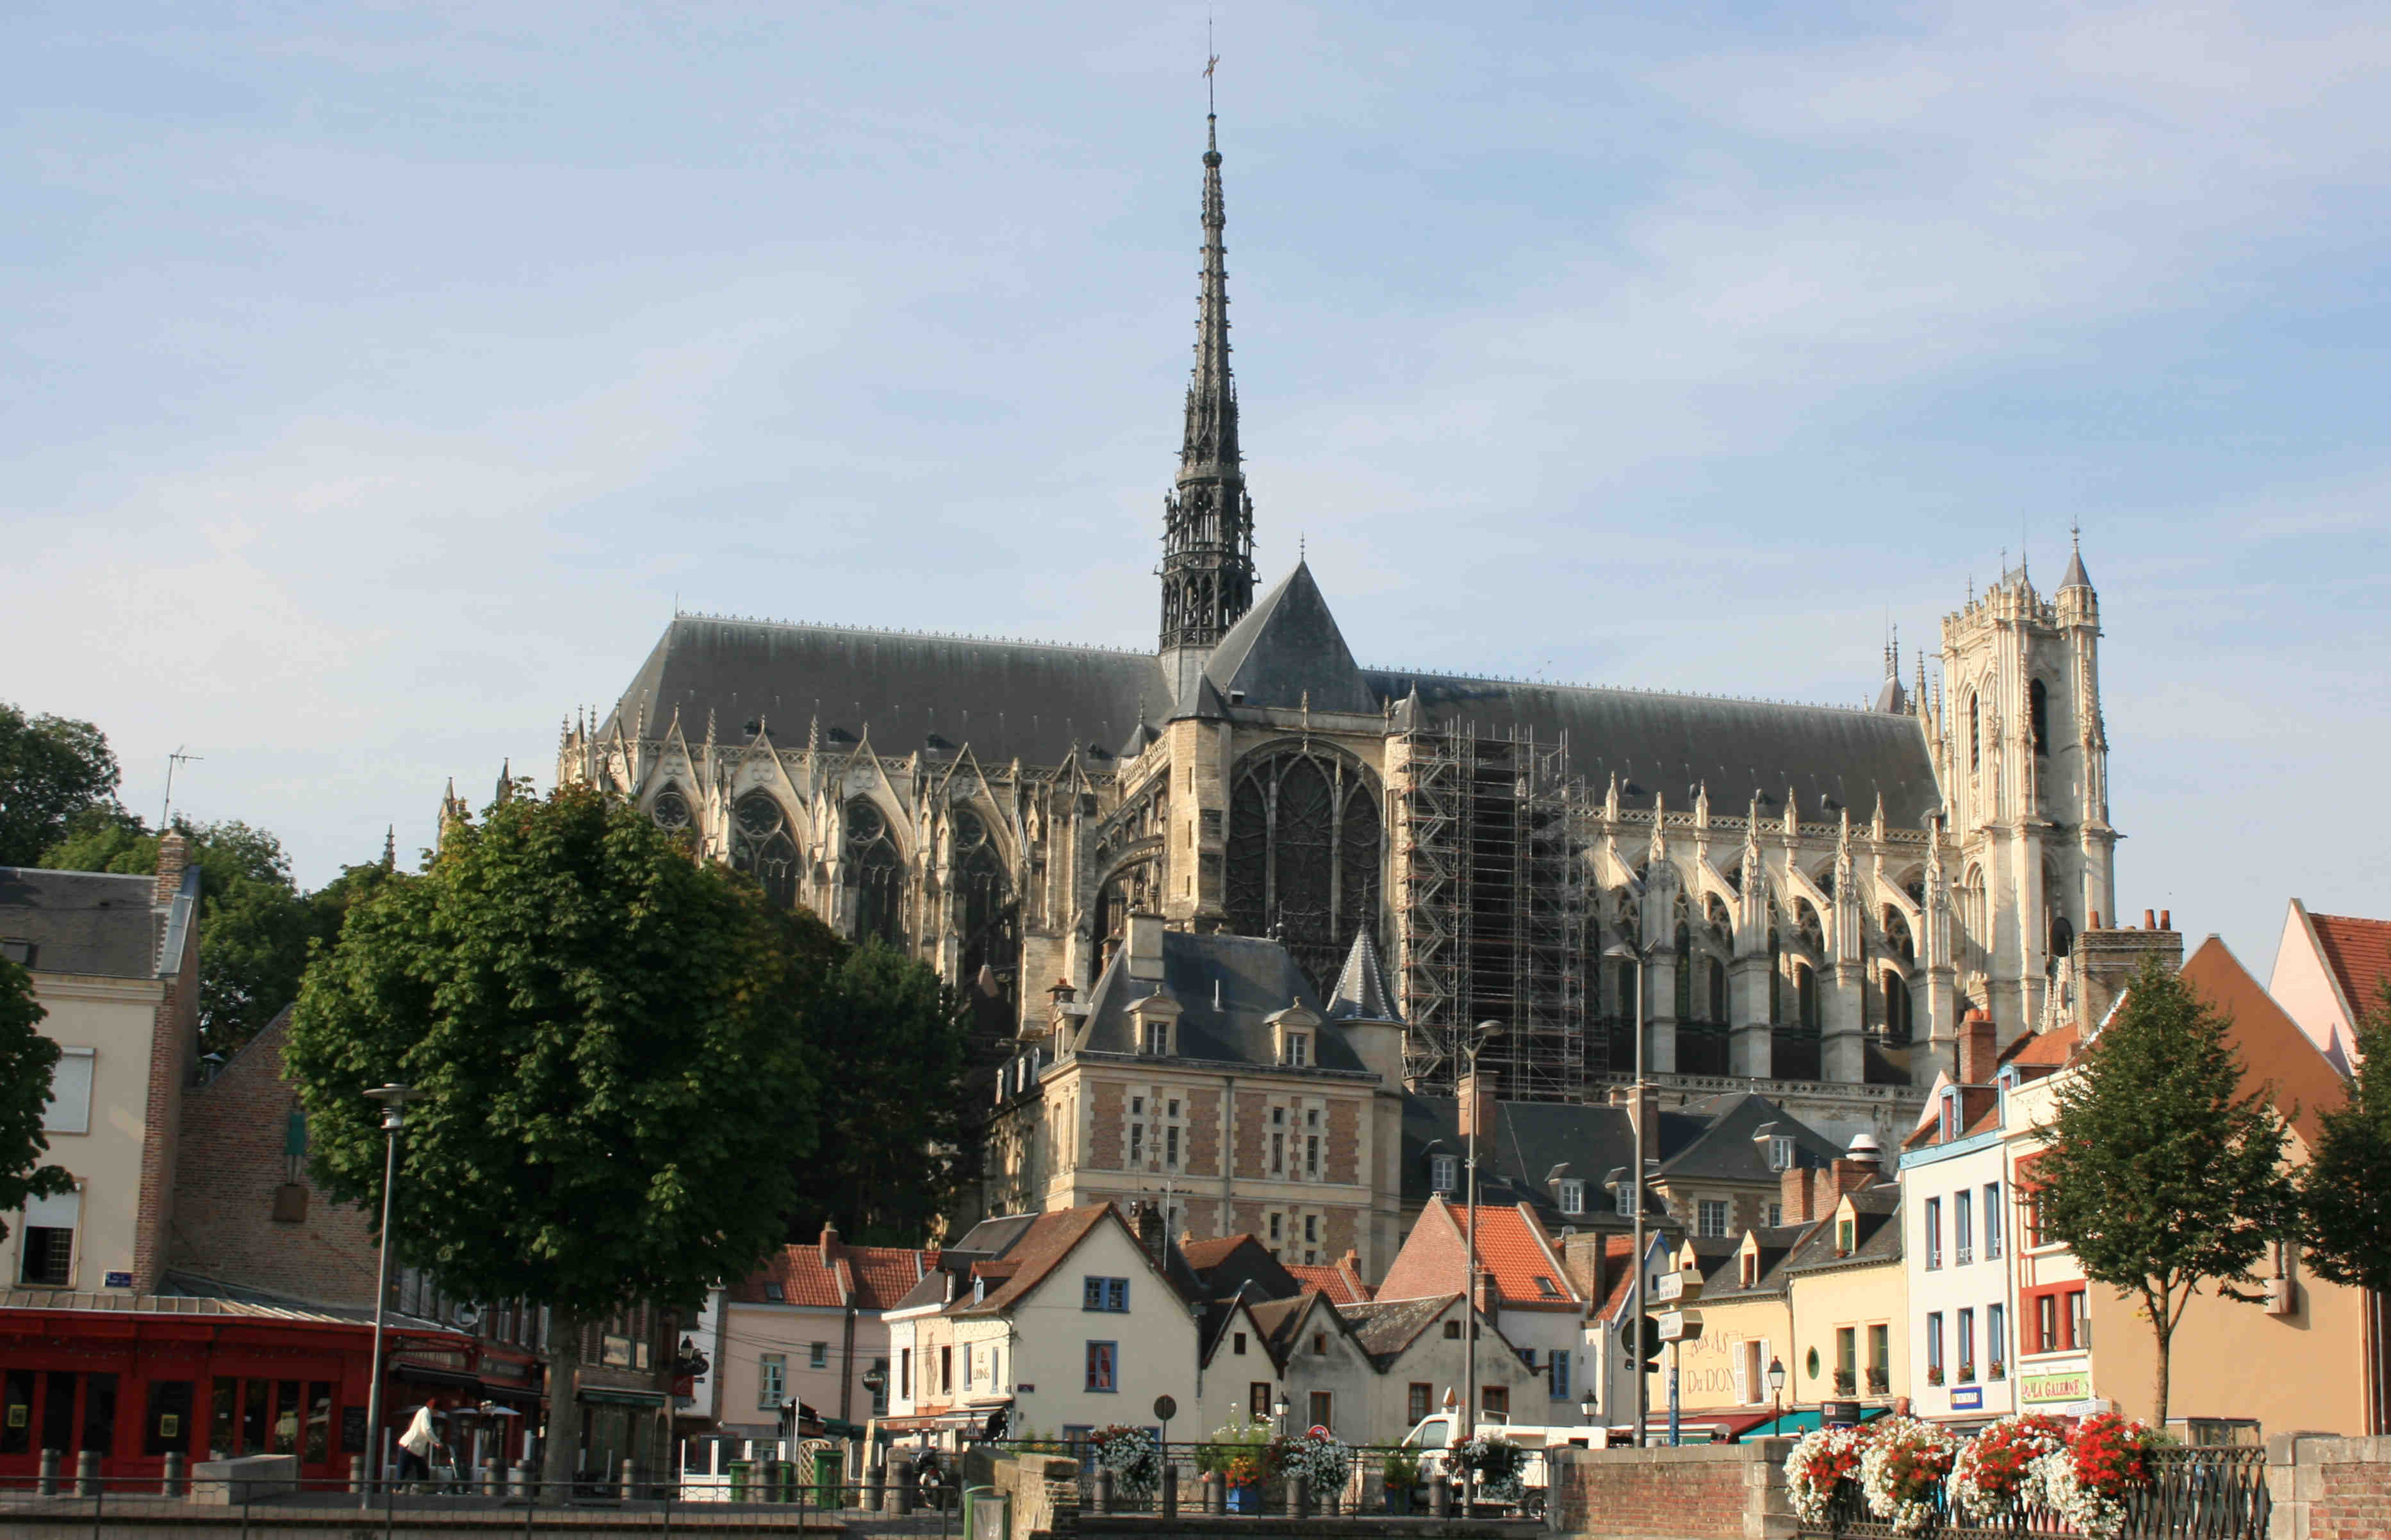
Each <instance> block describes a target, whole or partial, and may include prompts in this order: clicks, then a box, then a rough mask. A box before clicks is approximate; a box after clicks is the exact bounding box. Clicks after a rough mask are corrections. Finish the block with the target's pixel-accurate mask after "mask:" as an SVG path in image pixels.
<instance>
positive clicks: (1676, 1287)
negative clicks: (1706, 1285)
mask: <svg viewBox="0 0 2391 1540" xmlns="http://www.w3.org/2000/svg"><path fill="white" fill-rule="evenodd" d="M1701 1297H1702V1275H1700V1273H1697V1272H1696V1271H1694V1270H1693V1269H1692V1268H1690V1267H1688V1268H1685V1269H1683V1270H1682V1271H1679V1272H1675V1273H1663V1274H1661V1275H1660V1276H1659V1277H1658V1278H1655V1279H1654V1280H1653V1281H1652V1298H1653V1300H1654V1301H1656V1302H1658V1303H1661V1304H1667V1303H1670V1302H1671V1301H1682V1300H1699V1299H1700V1298H1701Z"/></svg>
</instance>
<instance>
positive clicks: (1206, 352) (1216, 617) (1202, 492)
mask: <svg viewBox="0 0 2391 1540" xmlns="http://www.w3.org/2000/svg"><path fill="white" fill-rule="evenodd" d="M1205 74H1206V77H1207V82H1208V81H1209V77H1210V74H1211V65H1210V64H1207V65H1206V66H1205ZM1204 125H1205V126H1204V209H1203V222H1204V250H1203V267H1202V269H1201V274H1200V278H1199V283H1198V288H1197V291H1196V367H1195V369H1193V370H1192V371H1191V373H1190V375H1189V378H1188V382H1187V420H1186V427H1185V432H1184V434H1183V436H1182V438H1181V441H1180V447H1179V478H1178V485H1177V486H1176V488H1175V489H1174V490H1173V491H1172V492H1171V494H1170V497H1168V498H1165V499H1164V504H1163V542H1162V647H1163V650H1164V651H1166V652H1168V651H1170V650H1171V649H1173V648H1181V647H1210V646H1212V645H1213V644H1214V643H1216V642H1218V641H1220V640H1221V636H1222V635H1223V634H1225V633H1226V632H1227V630H1228V628H1230V627H1231V626H1234V625H1235V624H1236V622H1237V619H1238V617H1239V616H1241V615H1244V614H1245V613H1246V611H1247V610H1248V609H1250V608H1252V606H1253V602H1254V563H1253V555H1254V537H1253V499H1252V498H1248V497H1247V495H1246V476H1245V470H1244V456H1243V454H1242V453H1241V452H1240V451H1239V449H1238V446H1237V387H1236V382H1235V381H1234V379H1233V378H1232V377H1231V376H1230V373H1229V268H1228V249H1227V247H1226V246H1225V245H1224V244H1223V243H1222V240H1221V231H1222V230H1223V229H1224V228H1226V226H1227V225H1228V214H1227V213H1226V210H1225V208H1224V205H1223V202H1222V200H1221V136H1220V120H1219V118H1218V117H1217V116H1214V115H1212V114H1209V113H1208V114H1207V115H1206V117H1205V119H1204Z"/></svg>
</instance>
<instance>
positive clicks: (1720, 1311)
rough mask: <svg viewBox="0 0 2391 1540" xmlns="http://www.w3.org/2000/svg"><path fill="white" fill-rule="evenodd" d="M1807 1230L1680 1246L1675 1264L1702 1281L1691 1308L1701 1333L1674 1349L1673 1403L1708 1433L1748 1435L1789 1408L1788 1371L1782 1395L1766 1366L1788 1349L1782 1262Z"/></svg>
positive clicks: (1774, 1230) (1795, 1227)
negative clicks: (1675, 1394) (1676, 1391)
mask: <svg viewBox="0 0 2391 1540" xmlns="http://www.w3.org/2000/svg"><path fill="white" fill-rule="evenodd" d="M1810 1228H1811V1226H1809V1225H1806V1224H1788V1225H1781V1226H1775V1227H1771V1228H1768V1229H1761V1230H1746V1231H1745V1232H1744V1233H1743V1235H1742V1236H1741V1237H1740V1238H1738V1239H1737V1240H1735V1241H1733V1242H1730V1243H1724V1244H1723V1243H1721V1242H1718V1241H1687V1242H1684V1243H1682V1244H1681V1245H1680V1246H1679V1247H1678V1249H1677V1262H1678V1265H1679V1266H1680V1267H1681V1268H1683V1267H1686V1266H1688V1265H1690V1266H1693V1267H1694V1268H1696V1269H1697V1270H1698V1271H1699V1272H1700V1274H1701V1277H1702V1296H1701V1299H1700V1301H1696V1302H1695V1303H1694V1305H1693V1306H1692V1307H1691V1308H1693V1309H1694V1310H1696V1311H1698V1312H1699V1313H1700V1316H1701V1322H1702V1334H1701V1336H1700V1338H1699V1339H1696V1340H1695V1341H1693V1342H1691V1343H1689V1344H1687V1345H1686V1346H1685V1347H1683V1348H1681V1349H1680V1350H1679V1364H1678V1368H1679V1400H1680V1402H1681V1403H1682V1404H1683V1407H1684V1410H1685V1413H1686V1415H1687V1420H1688V1422H1689V1423H1691V1424H1694V1425H1696V1426H1698V1427H1699V1428H1700V1430H1702V1431H1703V1432H1705V1433H1707V1432H1709V1431H1712V1430H1718V1431H1722V1432H1725V1433H1728V1434H1732V1435H1735V1436H1738V1437H1739V1436H1742V1435H1744V1434H1747V1433H1750V1432H1751V1431H1753V1430H1756V1429H1759V1428H1761V1426H1762V1425H1763V1424H1764V1423H1766V1422H1767V1421H1768V1420H1769V1419H1770V1418H1771V1417H1774V1416H1775V1415H1776V1412H1777V1408H1778V1407H1779V1405H1780V1404H1784V1405H1788V1406H1790V1401H1788V1400H1787V1399H1786V1398H1787V1396H1790V1392H1791V1391H1792V1389H1793V1385H1792V1374H1791V1371H1790V1368H1788V1370H1787V1374H1786V1391H1785V1393H1784V1394H1783V1395H1780V1394H1778V1393H1777V1392H1775V1391H1772V1390H1771V1389H1770V1387H1769V1383H1768V1369H1769V1365H1772V1364H1774V1365H1784V1364H1785V1361H1786V1357H1787V1355H1788V1354H1790V1352H1792V1350H1793V1312H1792V1302H1791V1299H1790V1290H1789V1288H1788V1287H1787V1280H1786V1276H1785V1263H1786V1262H1787V1261H1789V1260H1790V1258H1791V1257H1792V1255H1793V1252H1794V1249H1795V1248H1796V1247H1797V1246H1798V1245H1799V1244H1800V1242H1801V1239H1802V1237H1803V1236H1804V1235H1806V1234H1808V1233H1809V1231H1810Z"/></svg>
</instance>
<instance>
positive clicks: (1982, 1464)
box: [1951, 1412, 2067, 1523]
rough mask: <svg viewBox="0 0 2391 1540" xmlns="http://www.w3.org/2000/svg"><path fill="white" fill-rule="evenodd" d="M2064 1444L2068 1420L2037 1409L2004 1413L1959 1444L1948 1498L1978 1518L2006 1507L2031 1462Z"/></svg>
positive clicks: (2022, 1483) (1986, 1517) (1986, 1518)
mask: <svg viewBox="0 0 2391 1540" xmlns="http://www.w3.org/2000/svg"><path fill="white" fill-rule="evenodd" d="M2066 1446H2067V1425H2066V1424H2065V1423H2063V1422H2061V1421H2060V1420H2059V1419H2058V1418H2057V1417H2050V1416H2048V1415H2046V1414H2044V1413H2041V1412H2024V1413H2020V1414H2018V1415H2016V1416H2014V1417H2003V1418H2001V1419H2000V1420H1999V1421H1998V1422H1996V1423H1994V1424H1993V1425H1992V1426H1991V1427H1989V1428H1987V1429H1985V1430H1984V1431H1983V1432H1981V1433H1978V1434H1977V1435H1976V1436H1975V1437H1974V1438H1971V1439H1970V1440H1968V1441H1967V1442H1966V1443H1962V1444H1961V1445H1960V1446H1959V1454H1958V1458H1956V1459H1954V1460H1953V1461H1952V1462H1951V1501H1952V1503H1953V1504H1954V1505H1955V1506H1956V1507H1958V1509H1959V1511H1960V1513H1962V1514H1963V1515H1965V1516H1966V1517H1967V1518H1969V1519H1970V1520H1972V1521H1975V1522H1977V1523H1984V1522H1986V1521H1990V1520H1992V1519H1994V1518H1996V1517H1997V1516H1999V1515H2001V1514H2005V1513H2007V1512H2009V1510H2010V1508H2013V1507H2014V1506H2015V1505H2016V1503H2017V1500H2018V1496H2019V1495H2020V1494H2021V1493H2022V1492H2023V1491H2024V1490H2025V1485H2026V1482H2027V1480H2028V1479H2029V1478H2030V1477H2031V1476H2032V1475H2033V1473H2034V1463H2035V1461H2036V1460H2038V1459H2040V1458H2042V1457H2043V1456H2045V1455H2048V1454H2050V1453H2051V1452H2052V1451H2054V1450H2059V1449H2064V1448H2065V1447H2066Z"/></svg>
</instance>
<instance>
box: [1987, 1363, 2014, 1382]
mask: <svg viewBox="0 0 2391 1540" xmlns="http://www.w3.org/2000/svg"><path fill="white" fill-rule="evenodd" d="M2009 1368H2010V1366H2009V1365H2007V1364H2004V1363H2002V1362H2001V1361H2000V1360H1999V1359H1997V1358H1996V1359H1994V1360H1993V1361H1992V1362H1991V1363H1989V1364H1987V1365H1984V1378H1986V1379H2002V1378H2008V1375H2009Z"/></svg>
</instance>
